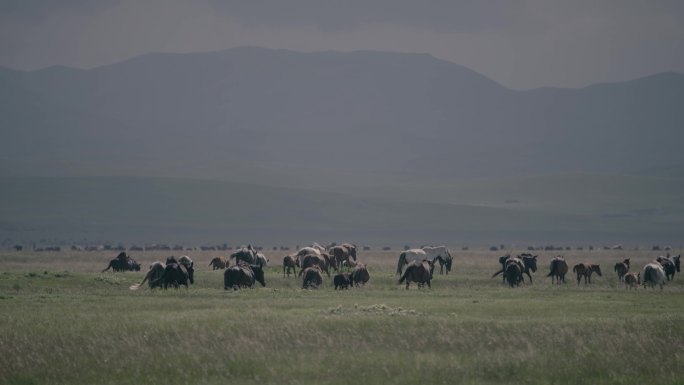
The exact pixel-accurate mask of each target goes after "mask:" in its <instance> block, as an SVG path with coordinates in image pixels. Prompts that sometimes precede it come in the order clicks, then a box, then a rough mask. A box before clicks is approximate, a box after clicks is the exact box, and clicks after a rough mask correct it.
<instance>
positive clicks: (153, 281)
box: [129, 261, 166, 290]
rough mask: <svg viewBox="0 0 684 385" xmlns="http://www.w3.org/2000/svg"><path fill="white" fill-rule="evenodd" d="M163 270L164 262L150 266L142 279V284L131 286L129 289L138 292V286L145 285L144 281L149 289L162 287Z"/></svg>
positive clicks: (164, 267)
mask: <svg viewBox="0 0 684 385" xmlns="http://www.w3.org/2000/svg"><path fill="white" fill-rule="evenodd" d="M165 269H166V265H165V264H164V262H158V261H157V262H154V263H153V264H151V265H150V269H149V271H148V272H147V274H145V278H143V280H142V282H140V283H136V284H133V285H131V286H130V287H129V289H130V290H138V289H139V288H140V286H142V285H144V284H145V281H147V284H148V285H149V286H150V289H154V288H155V287H162V277H163V276H164V270H165Z"/></svg>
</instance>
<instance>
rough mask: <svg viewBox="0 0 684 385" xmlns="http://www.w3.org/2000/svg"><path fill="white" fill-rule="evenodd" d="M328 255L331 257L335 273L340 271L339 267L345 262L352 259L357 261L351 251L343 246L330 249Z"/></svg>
mask: <svg viewBox="0 0 684 385" xmlns="http://www.w3.org/2000/svg"><path fill="white" fill-rule="evenodd" d="M328 254H329V255H330V264H331V265H332V267H333V268H334V269H335V271H338V270H339V269H338V266H340V267H341V266H342V264H343V263H344V262H348V261H349V260H350V259H354V260H356V258H355V257H354V256H353V255H352V253H351V251H350V249H348V248H347V247H345V246H342V245H339V246H333V247H331V248H329V249H328Z"/></svg>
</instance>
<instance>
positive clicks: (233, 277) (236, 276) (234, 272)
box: [223, 263, 266, 290]
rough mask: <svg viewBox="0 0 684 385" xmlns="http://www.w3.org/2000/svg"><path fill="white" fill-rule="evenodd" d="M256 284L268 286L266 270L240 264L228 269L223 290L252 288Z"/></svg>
mask: <svg viewBox="0 0 684 385" xmlns="http://www.w3.org/2000/svg"><path fill="white" fill-rule="evenodd" d="M254 282H259V283H260V284H261V286H264V287H265V286H266V281H264V270H262V269H261V266H259V265H247V264H243V263H241V264H239V265H236V266H232V267H229V268H227V269H226V271H225V272H223V289H224V290H228V289H233V290H237V289H239V288H242V287H252V286H254Z"/></svg>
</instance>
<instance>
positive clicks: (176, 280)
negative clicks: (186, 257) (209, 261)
mask: <svg viewBox="0 0 684 385" xmlns="http://www.w3.org/2000/svg"><path fill="white" fill-rule="evenodd" d="M170 258H171V259H173V260H174V261H175V258H173V257H170ZM168 261H169V258H167V263H166V267H165V268H164V272H163V273H162V276H161V283H162V284H163V285H164V290H166V289H167V288H168V287H169V285H173V286H174V287H175V288H176V289H178V287H179V286H180V285H184V286H185V288H186V289H188V288H189V287H188V281H189V280H190V279H189V277H190V276H189V274H188V271H187V269H186V267H185V265H183V264H182V263H176V262H171V263H169V262H168Z"/></svg>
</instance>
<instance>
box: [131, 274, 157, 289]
mask: <svg viewBox="0 0 684 385" xmlns="http://www.w3.org/2000/svg"><path fill="white" fill-rule="evenodd" d="M152 271H154V269H150V271H148V272H147V274H145V278H143V280H142V282H140V283H135V284H133V285H131V286H130V287H129V288H128V289H129V290H138V289H140V286H142V285H144V284H145V281H147V279H148V278H150V275H151V274H152Z"/></svg>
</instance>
